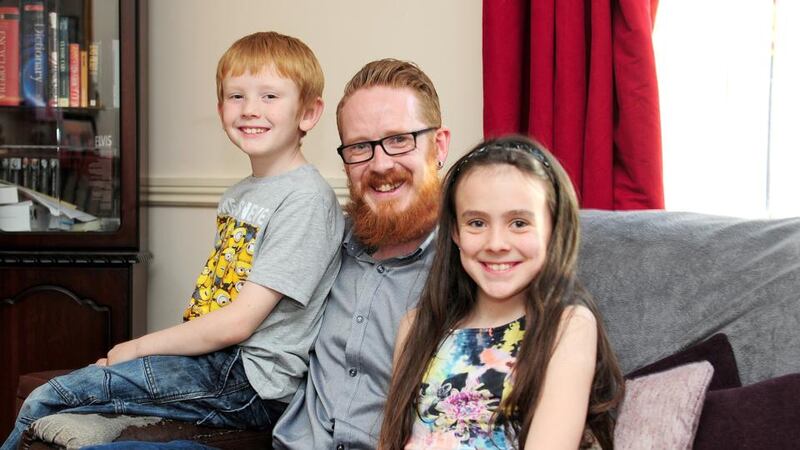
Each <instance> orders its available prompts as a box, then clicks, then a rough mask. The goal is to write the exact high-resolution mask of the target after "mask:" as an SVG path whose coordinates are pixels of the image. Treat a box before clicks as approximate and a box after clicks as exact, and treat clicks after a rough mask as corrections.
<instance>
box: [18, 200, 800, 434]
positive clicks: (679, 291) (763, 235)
mask: <svg viewBox="0 0 800 450" xmlns="http://www.w3.org/2000/svg"><path fill="white" fill-rule="evenodd" d="M581 219H582V226H583V236H582V245H581V253H580V262H579V275H580V278H581V279H582V281H583V282H584V284H585V285H586V286H587V288H588V289H589V291H590V292H591V293H592V295H593V296H594V297H595V299H596V301H597V303H598V305H599V307H600V310H601V313H602V314H603V317H604V321H605V323H606V327H607V331H608V334H609V338H610V340H611V343H612V345H613V347H614V349H615V351H616V353H617V355H618V358H619V361H620V364H621V366H622V369H623V372H624V373H626V374H628V377H629V378H630V380H631V381H630V387H631V388H630V389H629V391H630V392H629V394H631V393H632V392H634V391H636V392H637V395H638V397H637V400H638V401H639V403H640V404H643V406H642V407H641V408H642V409H643V410H644V412H645V413H648V411H649V413H650V414H649V416H648V415H647V414H645V415H644V416H636V417H635V420H633V421H632V422H631V423H634V424H638V425H637V426H639V425H641V426H644V427H645V428H647V427H649V428H648V429H647V432H648V433H650V434H652V435H653V436H655V438H654V439H661V438H662V435H664V434H666V432H665V431H664V430H661V429H659V428H657V427H655V426H654V425H653V422H654V421H656V419H659V418H662V417H666V418H670V417H671V416H678V415H679V414H678V413H673V412H663V411H660V410H659V409H658V408H659V406H660V405H662V404H669V403H670V399H671V398H673V397H676V395H675V394H676V392H678V391H680V392H683V391H688V390H689V389H684V387H683V386H684V385H683V384H680V385H678V386H677V387H676V386H668V382H667V381H665V380H668V379H669V374H670V373H671V372H672V371H676V370H678V369H680V368H681V367H687V366H686V365H688V366H692V367H693V368H694V369H697V370H699V371H700V372H698V371H697V370H695V372H693V374H694V375H691V374H690V375H691V376H688V378H687V377H684V378H678V379H680V380H681V381H680V383H686V380H687V379H689V378H692V377H693V378H692V379H697V380H700V381H701V383H700V384H702V386H700V387H698V389H696V391H694V392H695V395H694V396H693V397H692V398H691V405H690V406H691V408H693V416H692V417H690V418H684V417H682V416H681V417H679V419H680V421H682V422H686V424H685V425H686V426H685V427H683V425H682V427H683V428H681V433H682V434H688V435H687V436H679V437H680V438H681V442H683V443H684V444H685V443H687V442H688V447H686V448H691V446H692V444H694V446H695V448H793V447H796V446H797V445H798V444H797V442H800V427H798V426H796V424H797V423H800V375H794V374H795V373H800V218H795V219H781V220H746V219H740V218H731V217H719V216H711V215H704V214H695V213H682V212H665V211H633V212H610V211H595V210H586V211H583V212H582V216H581ZM709 338H711V339H709ZM692 362H695V363H696V364H688V363H692ZM698 362H703V363H702V364H700V363H698ZM698 373H699V374H700V375H697V374H698ZM639 377H641V378H639ZM659 377H660V378H659ZM637 380H642V381H641V383H640V384H638V385H636V384H635V383H637ZM38 382H42V381H38ZM703 383H704V384H703ZM35 384H37V382H36V381H34V382H29V385H28V387H27V388H26V389H30V388H32V387H33V385H35ZM654 384H655V385H657V386H668V387H666V388H665V389H666V390H665V391H664V392H660V393H658V394H653V395H650V394H651V393H649V391H648V389H652V386H653V385H654ZM642 391H644V394H641V392H642ZM645 394H647V395H645ZM25 395H27V393H26V392H20V396H21V397H23V398H24V396H25ZM658 395H660V396H662V397H658ZM631 396H632V395H631ZM659 398H660V400H658V399H659ZM648 399H649V400H648ZM653 399H657V400H653ZM648 402H650V403H648ZM634 404H635V401H634V399H632V398H631V399H630V400H629V399H628V396H627V395H626V399H625V402H624V403H623V411H622V413H621V421H622V419H625V418H626V417H628V416H629V415H630V414H627V413H626V411H625V408H626V407H627V408H628V410H629V411H630V410H631V409H632V408H633V406H632V405H634ZM684 406H686V405H684ZM654 411H655V412H657V414H653V412H654ZM680 414H684V412H681V413H680ZM106 419H107V418H99V419H98V418H96V417H95V418H86V419H85V421H89V422H90V421H91V420H106ZM138 419H140V418H133V419H131V418H128V419H127V420H138ZM626 423H627V422H626ZM642 424H643V425H642ZM138 425H139V426H136V425H130V426H128V425H125V426H124V427H122V429H121V431H120V432H119V433H116V435H115V436H111V437H106V439H107V440H120V439H130V438H135V439H148V440H161V441H164V440H172V439H175V438H178V439H190V440H196V441H198V442H203V443H206V444H208V445H211V446H215V447H220V448H257V447H259V446H263V447H267V446H268V444H267V442H268V436H264V435H263V434H262V435H259V434H253V432H243V431H234V430H209V429H207V428H200V427H195V426H194V425H192V424H185V423H179V422H172V421H162V422H161V423H160V425H154V424H152V423H144V422H142V423H139V424H138ZM88 426H89V427H90V428H91V426H92V423H91V422H90V423H89V424H88ZM626 426H627V425H626ZM670 426H673V427H674V424H672V425H670ZM148 427H150V428H148ZM69 428H72V429H74V428H75V427H74V426H69ZM156 429H157V431H158V434H156V432H155V431H152V432H150V431H147V430H156ZM628 429H629V430H630V427H628ZM136 430H138V431H136ZM134 431H136V432H134ZM639 432H640V431H639V430H637V429H635V428H634V429H633V430H632V433H634V434H633V436H634V437H635V436H637V435H636V433H639ZM641 433H644V431H641ZM28 434H29V435H28V436H27V437H26V442H25V445H33V448H37V446H38V447H40V448H41V447H48V446H52V447H56V448H57V447H59V445H58V442H54V439H49V440H50V442H43V441H42V437H43V436H42V433H41V432H40V433H39V435H38V436H37V435H36V434H35V433H28ZM68 434H69V433H62V432H56V433H52V432H51V433H50V435H51V436H52V435H57V436H60V439H61V441H60V442H61V444H63V443H64V442H65V441H64V439H66V438H65V436H67V435H68ZM651 437H652V436H651ZM214 439H217V440H216V441H215V440H214ZM239 439H241V441H238V440H239ZM648 439H649V438H648ZM45 440H47V439H45ZM634 440H636V439H635V438H634ZM56 441H57V439H56ZM642 442H644V441H643V440H640V441H639V445H636V442H634V444H633V445H628V446H627V447H626V446H625V445H619V447H620V448H679V447H680V446H676V445H672V444H669V445H667V444H663V443H662V444H659V443H658V441H657V440H656V441H652V440H650V441H647V442H648V444H647V445H642V444H641V443H642ZM670 442H673V441H670ZM675 442H677V441H675ZM684 444H681V445H684Z"/></svg>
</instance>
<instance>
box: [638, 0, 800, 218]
mask: <svg viewBox="0 0 800 450" xmlns="http://www.w3.org/2000/svg"><path fill="white" fill-rule="evenodd" d="M784 3H785V4H780V5H779V8H778V14H779V15H781V14H783V15H781V16H779V17H780V18H782V19H784V20H785V21H786V20H791V19H790V17H794V18H796V19H800V16H798V15H797V14H796V10H797V9H798V7H797V5H796V3H797V2H790V1H786V2H784ZM790 3H791V4H790ZM772 9H773V4H772V2H752V1H747V0H733V1H731V0H707V1H703V2H691V1H687V0H684V1H674V2H661V3H660V4H659V9H658V15H657V18H656V26H655V30H654V35H653V45H654V48H655V54H656V63H657V70H658V79H659V91H660V102H661V119H662V139H663V149H664V150H663V152H664V153H663V154H664V190H665V201H666V207H667V209H669V210H683V211H696V212H704V213H710V214H722V215H732V216H742V217H767V216H779V215H781V216H786V215H800V207H798V206H799V202H798V201H797V200H792V199H791V198H790V197H792V196H795V195H796V193H797V192H798V191H800V189H799V188H798V185H797V183H798V181H797V179H798V178H800V177H798V176H796V175H794V176H791V175H790V173H791V172H796V170H797V167H798V161H797V158H798V156H797V153H798V152H797V144H798V143H799V142H800V140H798V134H797V132H798V131H797V128H798V127H797V126H796V125H794V124H793V123H792V119H794V122H795V123H796V122H797V119H796V118H797V114H796V112H797V108H798V106H797V98H798V97H797V87H796V86H793V85H792V83H791V81H792V80H794V81H795V82H796V80H797V79H798V77H797V75H798V73H797V70H798V66H797V56H796V55H798V45H797V44H796V43H797V42H798V33H797V31H796V30H791V29H788V27H787V26H786V25H787V24H786V23H783V22H781V21H780V20H779V21H778V26H777V27H776V29H777V30H778V33H777V36H776V41H777V42H778V45H777V49H776V51H777V52H778V53H777V55H776V58H775V73H776V75H775V77H774V80H775V84H774V85H773V96H772V107H773V110H772V120H771V123H772V131H771V136H770V65H771V59H770V47H771V42H772V25H773V12H772ZM790 9H794V10H795V11H794V12H792V11H790ZM792 14H794V15H793V16H792ZM794 23H797V20H795V21H794ZM792 42H794V46H793V47H792V46H791V45H790V44H792ZM782 43H783V44H784V46H783V47H781V44H782ZM790 54H792V58H794V61H790V60H787V58H788V57H789V55H790ZM790 99H794V100H790ZM770 139H772V150H771V151H768V149H770ZM792 159H793V161H791V160H792Z"/></svg>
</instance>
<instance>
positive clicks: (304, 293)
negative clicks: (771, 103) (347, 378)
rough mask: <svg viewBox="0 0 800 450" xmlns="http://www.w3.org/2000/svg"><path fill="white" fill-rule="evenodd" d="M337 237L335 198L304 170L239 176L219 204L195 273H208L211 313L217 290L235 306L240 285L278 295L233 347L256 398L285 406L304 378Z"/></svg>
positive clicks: (339, 220)
mask: <svg viewBox="0 0 800 450" xmlns="http://www.w3.org/2000/svg"><path fill="white" fill-rule="evenodd" d="M343 233H344V218H343V216H342V212H341V208H340V207H339V203H338V201H337V200H336V195H335V194H334V192H333V189H331V187H330V186H329V185H328V183H327V182H326V181H325V179H324V178H323V177H322V176H321V175H320V174H319V172H318V171H317V170H316V169H315V168H314V167H313V166H311V165H304V166H301V167H299V168H297V169H295V170H292V171H290V172H287V173H284V174H281V175H276V176H271V177H264V178H256V177H248V178H245V179H244V180H242V181H240V182H238V183H237V184H235V185H233V186H231V187H230V188H229V189H228V190H227V191H226V192H225V193H224V194H223V196H222V198H221V199H220V203H219V207H218V209H217V238H216V242H215V251H214V252H212V255H211V257H210V258H209V262H208V264H207V265H206V269H204V271H203V274H206V273H207V272H211V273H210V274H211V275H212V278H213V279H214V281H216V283H210V284H212V286H213V287H212V290H214V291H215V292H219V293H220V295H219V296H216V295H215V292H212V293H211V294H210V295H211V298H210V299H211V303H210V304H211V306H212V309H213V307H218V306H217V305H218V304H219V302H218V301H217V299H218V298H220V297H221V298H222V302H223V303H226V302H227V301H229V299H228V298H225V292H230V294H229V298H233V301H235V296H236V295H237V294H238V290H239V289H241V286H242V285H243V284H244V281H245V279H246V280H247V281H250V282H253V283H257V284H259V285H261V286H265V287H268V288H270V289H272V290H274V291H277V292H279V293H281V294H283V295H284V297H283V298H282V299H281V300H280V301H279V302H278V304H277V305H276V306H275V308H274V309H273V310H272V312H271V313H270V314H269V316H267V318H266V319H265V320H264V321H263V322H262V323H261V325H259V326H258V328H257V329H256V331H255V332H254V333H253V335H252V336H250V338H248V339H247V340H245V341H244V342H242V343H240V344H239V346H240V347H241V349H242V360H243V363H244V368H245V373H246V374H247V378H248V381H249V382H250V384H251V385H252V386H253V388H254V389H255V390H256V391H257V392H258V393H259V395H260V396H261V398H264V399H274V400H279V401H283V402H288V401H289V400H290V399H291V397H292V395H293V394H294V392H295V391H296V390H297V388H298V386H299V384H300V382H301V381H302V379H303V377H304V376H305V373H306V371H307V369H308V354H309V349H310V348H311V345H312V343H313V342H314V339H315V338H316V336H317V332H318V331H319V325H320V322H321V318H322V312H323V306H324V303H325V298H326V297H327V295H328V291H329V290H330V287H331V285H332V284H333V280H334V279H335V278H336V275H337V273H338V271H339V266H340V264H341V258H340V256H341V255H340V249H341V241H342V235H343ZM215 254H216V255H217V257H216V261H213V259H214V255H215ZM200 278H201V279H202V278H203V275H201V277H200ZM199 282H200V279H198V289H197V290H195V294H194V295H193V299H192V301H195V300H196V299H199V298H201V297H202V296H203V295H201V294H206V297H207V296H208V293H207V292H206V293H202V292H200V293H198V290H199V289H203V286H201V285H200V283H199ZM197 303H200V301H199V300H198V301H197ZM189 309H191V306H190V308H189ZM188 311H189V310H187V312H188Z"/></svg>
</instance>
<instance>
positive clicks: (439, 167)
mask: <svg viewBox="0 0 800 450" xmlns="http://www.w3.org/2000/svg"><path fill="white" fill-rule="evenodd" d="M442 167H444V163H443V162H441V161H436V168H437V169H441V168H442Z"/></svg>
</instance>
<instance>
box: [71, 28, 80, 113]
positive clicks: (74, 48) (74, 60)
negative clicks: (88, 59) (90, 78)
mask: <svg viewBox="0 0 800 450" xmlns="http://www.w3.org/2000/svg"><path fill="white" fill-rule="evenodd" d="M69 106H70V107H73V108H77V107H79V106H81V46H80V44H73V43H71V44H69Z"/></svg>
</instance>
